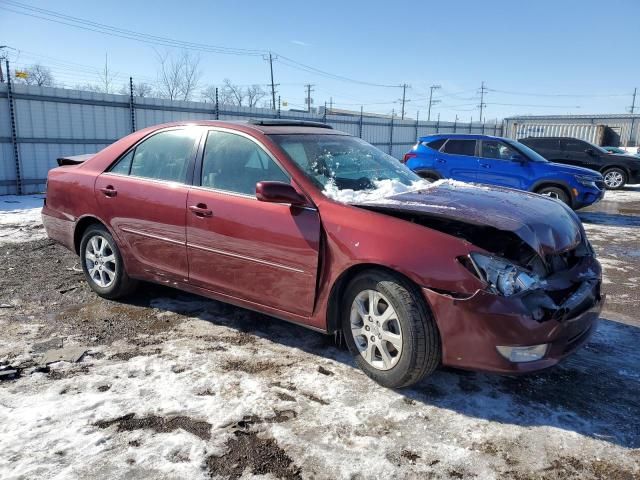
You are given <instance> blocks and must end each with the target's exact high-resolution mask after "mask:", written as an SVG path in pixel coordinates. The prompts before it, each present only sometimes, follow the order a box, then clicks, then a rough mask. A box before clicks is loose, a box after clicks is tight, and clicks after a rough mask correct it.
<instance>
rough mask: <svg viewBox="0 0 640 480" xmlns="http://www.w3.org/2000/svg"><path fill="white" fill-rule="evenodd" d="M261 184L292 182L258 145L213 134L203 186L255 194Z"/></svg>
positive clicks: (225, 134) (206, 151) (206, 152)
mask: <svg viewBox="0 0 640 480" xmlns="http://www.w3.org/2000/svg"><path fill="white" fill-rule="evenodd" d="M261 181H279V182H286V183H289V181H290V180H289V177H288V176H287V174H285V173H284V172H283V171H282V169H281V168H280V167H279V166H278V165H277V164H276V163H275V162H274V161H273V160H272V159H271V157H269V155H267V154H266V152H265V151H264V150H262V148H260V147H259V146H258V145H256V143H255V142H253V141H251V140H249V139H248V138H246V137H243V136H241V135H236V134H234V133H228V132H218V131H211V132H209V134H208V135H207V143H206V145H205V147H204V158H203V160H202V179H201V182H202V183H201V184H202V186H203V187H211V188H216V189H219V190H227V191H230V192H236V193H243V194H246V195H255V193H256V183H258V182H261Z"/></svg>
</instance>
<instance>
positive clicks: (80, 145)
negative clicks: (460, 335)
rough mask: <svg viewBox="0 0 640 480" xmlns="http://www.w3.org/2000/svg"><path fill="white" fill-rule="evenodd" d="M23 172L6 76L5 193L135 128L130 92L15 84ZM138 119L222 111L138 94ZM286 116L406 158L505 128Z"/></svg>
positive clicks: (260, 113)
mask: <svg viewBox="0 0 640 480" xmlns="http://www.w3.org/2000/svg"><path fill="white" fill-rule="evenodd" d="M12 91H13V95H12V96H13V102H14V111H15V127H16V134H17V142H16V144H17V148H18V154H19V161H20V165H19V167H20V176H19V177H18V175H17V168H16V158H15V155H14V152H13V142H12V135H11V119H10V110H9V96H8V89H7V84H0V195H3V194H12V193H18V185H20V186H21V191H22V193H33V192H40V191H43V190H44V188H45V179H46V176H47V172H48V170H49V169H50V168H52V167H55V166H56V159H57V158H58V157H60V156H63V155H74V154H82V153H93V152H97V151H99V150H101V149H102V148H104V147H106V146H107V145H109V144H110V143H112V142H114V141H115V140H117V139H119V138H121V137H123V136H125V135H127V134H129V133H130V132H131V128H132V125H131V113H132V112H131V108H130V102H129V101H130V99H129V96H127V95H108V94H102V93H94V92H86V91H78V90H67V89H60V88H49V87H37V86H28V85H15V84H14V85H12ZM219 109H220V111H219V118H220V120H242V119H248V118H275V117H276V116H277V112H275V111H273V110H270V109H261V108H248V107H235V106H230V105H220V107H219ZM133 110H134V114H135V127H136V129H141V128H145V127H148V126H150V125H156V124H159V123H164V122H171V121H179V120H202V119H210V120H212V119H215V117H216V109H215V105H214V104H211V103H203V102H183V101H171V100H165V99H158V98H138V97H136V98H134V108H133ZM280 118H290V119H291V118H299V119H306V120H315V121H326V123H328V124H329V125H332V126H333V127H334V128H336V129H338V130H342V131H345V132H348V133H350V134H352V135H356V136H361V137H362V138H363V139H365V140H366V141H368V142H370V143H372V144H373V145H375V146H377V147H378V148H380V149H381V150H383V151H384V152H387V153H390V154H391V155H393V156H394V157H396V158H401V157H402V156H403V155H404V154H405V153H406V152H407V150H409V149H410V148H411V146H412V145H413V144H414V143H415V142H416V139H417V137H419V136H424V135H429V134H435V133H438V132H439V133H445V132H458V133H487V134H490V135H501V134H502V127H501V125H493V124H491V125H483V124H480V123H474V124H473V125H469V124H468V123H466V124H461V123H458V124H456V123H450V122H442V123H441V122H416V121H415V120H399V119H397V118H394V119H393V120H391V119H388V118H377V117H363V118H360V117H359V116H352V115H327V116H326V118H325V117H322V116H318V115H313V114H307V113H304V112H288V111H282V112H281V115H280Z"/></svg>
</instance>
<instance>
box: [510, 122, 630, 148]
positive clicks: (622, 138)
mask: <svg viewBox="0 0 640 480" xmlns="http://www.w3.org/2000/svg"><path fill="white" fill-rule="evenodd" d="M552 125H553V126H556V127H555V128H557V129H561V128H563V127H566V128H575V129H576V130H575V131H574V133H567V134H558V133H553V134H550V133H547V132H549V131H552V130H549V128H550V127H551V126H552ZM598 125H604V126H606V127H608V128H610V129H612V130H613V131H614V132H615V134H616V135H617V136H619V140H618V143H619V144H620V145H622V146H628V147H633V146H637V145H640V115H593V116H586V115H567V116H563V115H551V116H535V117H512V118H507V119H505V135H506V136H508V137H510V138H513V139H518V138H524V137H526V136H545V137H549V136H556V135H558V136H567V137H576V138H581V139H583V140H587V141H591V142H593V143H597V144H600V143H599V142H598V141H594V140H592V139H593V138H595V140H597V139H598V138H597V135H598V133H599V132H593V131H590V130H589V129H590V128H593V127H595V126H598ZM570 126H571V127H570ZM536 127H538V128H539V127H545V133H544V134H539V133H538V134H536ZM580 128H584V129H585V130H580ZM560 131H562V130H560ZM556 132H558V130H556ZM522 133H526V135H523V134H522ZM609 134H611V132H609ZM604 137H605V138H607V134H606V132H605V134H604ZM603 141H604V138H603ZM614 146H615V145H614Z"/></svg>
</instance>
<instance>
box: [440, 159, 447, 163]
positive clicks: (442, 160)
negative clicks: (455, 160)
mask: <svg viewBox="0 0 640 480" xmlns="http://www.w3.org/2000/svg"><path fill="white" fill-rule="evenodd" d="M438 163H447V161H446V160H444V159H442V158H439V159H438Z"/></svg>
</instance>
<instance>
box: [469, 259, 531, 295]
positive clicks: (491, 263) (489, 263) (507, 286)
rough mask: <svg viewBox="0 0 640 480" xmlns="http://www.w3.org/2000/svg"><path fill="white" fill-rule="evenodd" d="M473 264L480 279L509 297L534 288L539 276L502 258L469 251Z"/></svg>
mask: <svg viewBox="0 0 640 480" xmlns="http://www.w3.org/2000/svg"><path fill="white" fill-rule="evenodd" d="M469 256H470V258H471V261H472V262H473V266H474V267H475V269H476V271H477V273H478V275H479V276H480V278H481V279H482V280H484V281H485V282H487V283H488V284H489V285H490V286H491V288H492V289H493V290H494V291H495V293H498V294H500V295H503V296H505V297H509V296H511V295H515V294H516V293H520V292H524V291H526V290H531V289H532V288H536V287H537V286H538V284H539V282H540V277H538V276H537V275H536V274H535V273H532V272H529V271H527V270H524V269H523V268H522V267H519V266H517V265H514V264H513V263H511V262H509V261H508V260H504V259H502V258H497V257H490V256H488V255H483V254H481V253H471V254H470V255H469Z"/></svg>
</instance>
